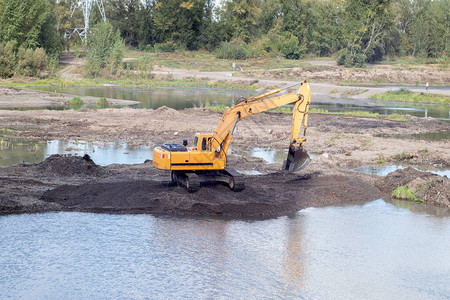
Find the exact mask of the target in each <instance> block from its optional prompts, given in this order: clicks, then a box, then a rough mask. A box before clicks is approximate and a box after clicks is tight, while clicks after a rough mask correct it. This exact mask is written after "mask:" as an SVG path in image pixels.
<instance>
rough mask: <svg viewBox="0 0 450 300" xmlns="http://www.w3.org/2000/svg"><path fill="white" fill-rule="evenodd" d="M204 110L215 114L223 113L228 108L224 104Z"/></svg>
mask: <svg viewBox="0 0 450 300" xmlns="http://www.w3.org/2000/svg"><path fill="white" fill-rule="evenodd" d="M205 108H207V109H209V110H210V111H213V112H216V113H223V112H225V111H226V110H227V109H228V108H229V107H228V106H226V105H225V104H219V105H216V106H206V107H205Z"/></svg>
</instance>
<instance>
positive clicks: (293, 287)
mask: <svg viewBox="0 0 450 300" xmlns="http://www.w3.org/2000/svg"><path fill="white" fill-rule="evenodd" d="M408 205H414V204H408ZM400 206H402V204H397V205H394V204H391V203H388V202H385V201H383V200H376V201H372V202H368V203H362V204H357V205H346V206H330V207H323V208H308V209H304V210H301V211H300V212H298V213H297V214H296V215H295V216H293V217H281V218H277V219H272V220H227V219H212V218H178V217H168V216H159V217H158V216H151V215H111V214H89V213H75V212H71V213H65V212H59V213H45V214H33V215H9V216H0V236H1V237H2V238H1V239H0V248H1V250H2V255H1V256H0V294H1V295H2V299H30V298H35V299H44V298H49V299H98V298H112V299H130V298H133V299H142V298H152V299H155V298H158V299H172V298H177V299H184V298H187V299H198V298H254V299H260V298H271V299H273V298H296V299H297V298H308V299H349V298H353V299H354V298H358V299H445V298H448V297H449V296H450V285H449V284H448V283H449V282H450V255H449V250H450V239H449V236H450V217H449V215H448V213H445V214H441V215H439V214H440V213H439V211H437V212H436V211H435V214H434V215H433V214H429V213H428V214H424V213H422V212H413V211H414V209H413V208H409V209H406V208H402V207H400Z"/></svg>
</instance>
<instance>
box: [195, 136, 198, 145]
mask: <svg viewBox="0 0 450 300" xmlns="http://www.w3.org/2000/svg"><path fill="white" fill-rule="evenodd" d="M197 143H198V136H196V137H195V139H194V147H197Z"/></svg>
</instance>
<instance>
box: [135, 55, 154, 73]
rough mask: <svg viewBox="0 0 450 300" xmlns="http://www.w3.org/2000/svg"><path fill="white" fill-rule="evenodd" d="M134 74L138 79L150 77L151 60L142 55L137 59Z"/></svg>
mask: <svg viewBox="0 0 450 300" xmlns="http://www.w3.org/2000/svg"><path fill="white" fill-rule="evenodd" d="M136 69H137V70H136V71H137V72H136V73H137V74H138V75H139V77H140V78H142V79H145V78H149V77H151V76H152V74H151V72H152V70H153V65H152V60H151V58H150V56H148V55H144V56H142V57H139V58H138V59H137V67H136Z"/></svg>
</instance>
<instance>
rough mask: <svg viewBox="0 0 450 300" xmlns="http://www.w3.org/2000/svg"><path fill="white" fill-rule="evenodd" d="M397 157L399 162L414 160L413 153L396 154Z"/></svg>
mask: <svg viewBox="0 0 450 300" xmlns="http://www.w3.org/2000/svg"><path fill="white" fill-rule="evenodd" d="M395 157H396V158H397V159H399V160H407V159H411V158H413V157H414V155H413V154H412V153H406V152H402V153H398V154H396V155H395Z"/></svg>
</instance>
